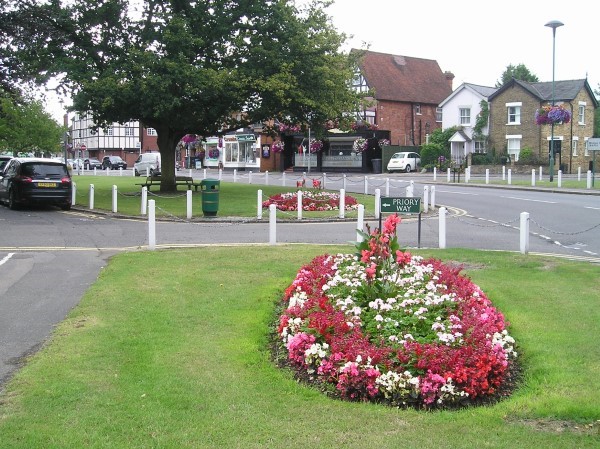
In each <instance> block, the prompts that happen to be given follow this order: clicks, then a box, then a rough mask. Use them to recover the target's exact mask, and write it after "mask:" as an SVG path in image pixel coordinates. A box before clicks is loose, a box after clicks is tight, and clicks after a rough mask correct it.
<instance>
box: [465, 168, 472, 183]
mask: <svg viewBox="0 0 600 449" xmlns="http://www.w3.org/2000/svg"><path fill="white" fill-rule="evenodd" d="M469 179H471V167H467V168H465V184H468V183H469Z"/></svg>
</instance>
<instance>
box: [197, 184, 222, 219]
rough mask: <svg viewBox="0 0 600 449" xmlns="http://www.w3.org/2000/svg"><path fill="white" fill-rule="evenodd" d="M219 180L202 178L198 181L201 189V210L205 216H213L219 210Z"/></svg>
mask: <svg viewBox="0 0 600 449" xmlns="http://www.w3.org/2000/svg"><path fill="white" fill-rule="evenodd" d="M220 186H221V181H219V180H218V179H204V180H203V181H202V182H201V183H200V189H201V191H202V212H203V213H204V216H205V217H214V216H216V215H217V211H218V210H219V188H220Z"/></svg>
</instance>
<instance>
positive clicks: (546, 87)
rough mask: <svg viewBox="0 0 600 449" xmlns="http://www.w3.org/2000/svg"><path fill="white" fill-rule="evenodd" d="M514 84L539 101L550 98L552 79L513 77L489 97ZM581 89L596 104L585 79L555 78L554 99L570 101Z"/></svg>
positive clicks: (549, 99)
mask: <svg viewBox="0 0 600 449" xmlns="http://www.w3.org/2000/svg"><path fill="white" fill-rule="evenodd" d="M514 84H518V85H519V86H521V87H522V88H523V89H524V90H526V91H527V92H529V93H530V94H531V95H533V96H534V97H536V98H537V99H539V100H540V101H551V100H552V81H544V82H542V83H528V82H526V81H521V80H517V79H514V78H513V79H512V80H511V81H509V82H508V83H506V84H505V85H504V86H502V87H501V88H500V89H498V90H497V91H496V92H495V93H494V94H492V95H490V98H489V99H490V100H492V99H493V98H494V97H495V96H496V95H498V94H499V93H500V92H502V91H504V90H506V89H508V88H509V87H510V86H513V85H514ZM582 89H585V90H587V91H588V92H589V93H590V96H591V97H592V99H593V100H594V103H595V105H596V104H597V100H596V98H595V96H594V94H593V92H592V90H591V88H590V86H589V84H588V82H587V80H586V79H580V80H561V81H556V80H555V81H554V99H555V100H556V101H572V100H574V99H575V98H576V97H577V95H578V94H579V92H581V90H582Z"/></svg>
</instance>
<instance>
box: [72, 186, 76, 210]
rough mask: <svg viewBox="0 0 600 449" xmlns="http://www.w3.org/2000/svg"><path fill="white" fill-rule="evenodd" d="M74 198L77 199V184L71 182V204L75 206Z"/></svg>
mask: <svg viewBox="0 0 600 449" xmlns="http://www.w3.org/2000/svg"><path fill="white" fill-rule="evenodd" d="M76 199H77V184H76V183H73V188H72V190H71V206H75V200H76Z"/></svg>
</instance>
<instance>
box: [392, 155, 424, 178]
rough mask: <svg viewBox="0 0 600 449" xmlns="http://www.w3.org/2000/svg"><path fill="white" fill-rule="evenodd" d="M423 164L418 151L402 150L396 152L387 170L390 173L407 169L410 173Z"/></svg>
mask: <svg viewBox="0 0 600 449" xmlns="http://www.w3.org/2000/svg"><path fill="white" fill-rule="evenodd" d="M420 164H421V156H419V154H418V153H412V152H409V151H402V152H400V153H395V154H394V155H393V156H392V158H391V159H390V161H389V162H388V164H387V171H389V172H390V173H391V172H393V171H405V172H406V173H410V172H411V171H413V170H416V169H417V167H418V166H419V165H420Z"/></svg>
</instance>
